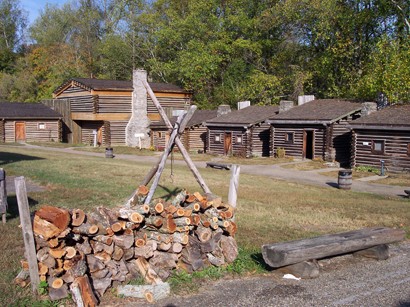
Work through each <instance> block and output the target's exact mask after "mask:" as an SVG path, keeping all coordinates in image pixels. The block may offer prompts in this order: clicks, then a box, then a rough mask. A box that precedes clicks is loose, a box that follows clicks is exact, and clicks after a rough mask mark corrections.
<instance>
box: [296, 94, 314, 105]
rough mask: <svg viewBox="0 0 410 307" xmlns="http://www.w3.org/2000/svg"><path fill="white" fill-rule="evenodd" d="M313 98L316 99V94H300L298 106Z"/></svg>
mask: <svg viewBox="0 0 410 307" xmlns="http://www.w3.org/2000/svg"><path fill="white" fill-rule="evenodd" d="M312 100H315V96H314V95H303V96H298V106H300V105H302V104H304V103H306V102H309V101H312Z"/></svg>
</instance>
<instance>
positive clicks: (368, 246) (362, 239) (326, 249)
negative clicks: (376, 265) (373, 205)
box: [262, 227, 405, 278]
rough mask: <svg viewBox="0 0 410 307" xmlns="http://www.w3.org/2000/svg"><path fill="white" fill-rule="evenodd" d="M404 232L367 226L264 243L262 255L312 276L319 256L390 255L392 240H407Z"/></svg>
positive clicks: (278, 265)
mask: <svg viewBox="0 0 410 307" xmlns="http://www.w3.org/2000/svg"><path fill="white" fill-rule="evenodd" d="M404 238H405V232H404V230H400V229H392V228H386V227H378V228H365V229H360V230H354V231H348V232H342V233H337V234H330V235H324V236H319V237H315V238H310V239H304V240H296V241H290V242H283V243H275V244H265V245H263V246H262V256H263V259H264V260H265V262H266V264H268V265H269V266H271V267H273V268H285V270H284V271H287V272H289V273H292V274H293V275H299V276H300V277H305V278H313V277H317V276H318V275H319V266H318V264H317V259H322V258H327V257H331V256H338V255H343V254H347V253H354V254H356V255H361V256H365V257H371V258H375V259H378V260H385V259H387V258H388V257H389V249H388V245H387V244H389V243H394V242H399V241H402V240H404Z"/></svg>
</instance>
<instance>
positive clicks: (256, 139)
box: [250, 124, 272, 157]
mask: <svg viewBox="0 0 410 307" xmlns="http://www.w3.org/2000/svg"><path fill="white" fill-rule="evenodd" d="M270 128H271V125H270V124H261V125H258V126H254V127H252V128H251V136H252V138H251V139H250V154H251V155H252V156H257V157H270V156H272V152H271V135H270V133H271V131H270V130H271V129H270Z"/></svg>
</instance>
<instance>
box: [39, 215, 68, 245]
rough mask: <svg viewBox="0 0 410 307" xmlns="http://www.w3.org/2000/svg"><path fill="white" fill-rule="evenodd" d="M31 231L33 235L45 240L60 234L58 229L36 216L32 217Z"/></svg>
mask: <svg viewBox="0 0 410 307" xmlns="http://www.w3.org/2000/svg"><path fill="white" fill-rule="evenodd" d="M33 231H34V234H36V235H38V236H42V237H43V238H44V239H46V240H48V239H51V238H54V237H56V236H57V235H59V234H60V233H61V232H62V230H61V229H60V228H58V227H57V226H55V225H54V224H52V223H50V222H49V221H47V220H44V219H42V218H40V217H39V216H38V215H34V220H33Z"/></svg>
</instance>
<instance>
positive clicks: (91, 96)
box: [44, 78, 192, 146]
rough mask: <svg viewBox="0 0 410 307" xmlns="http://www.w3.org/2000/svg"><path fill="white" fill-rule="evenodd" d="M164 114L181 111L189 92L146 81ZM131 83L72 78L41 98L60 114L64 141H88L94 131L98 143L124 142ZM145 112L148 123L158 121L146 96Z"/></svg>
mask: <svg viewBox="0 0 410 307" xmlns="http://www.w3.org/2000/svg"><path fill="white" fill-rule="evenodd" d="M149 84H150V86H151V88H152V90H153V92H154V93H155V95H156V97H157V98H158V100H159V102H160V103H161V105H162V107H163V108H164V109H165V111H166V112H167V114H169V115H172V114H173V112H177V111H179V110H185V109H186V108H187V107H189V105H190V104H191V98H192V93H190V92H188V91H185V90H183V89H182V88H180V87H178V86H176V85H173V84H166V83H152V82H150V83H149ZM132 97H133V82H132V81H121V80H102V79H88V78H73V79H70V80H68V81H66V82H64V83H63V84H62V85H61V86H59V87H58V88H57V89H56V90H55V91H54V93H53V98H54V99H53V100H48V101H44V103H45V104H46V105H49V106H52V107H53V108H54V109H56V110H59V111H60V113H62V114H63V115H64V122H65V124H66V125H65V128H66V129H65V131H64V132H65V133H64V135H65V141H67V142H68V143H73V144H78V143H84V144H92V142H93V139H94V134H95V133H97V143H98V144H99V145H100V144H101V145H105V146H110V145H125V144H126V126H127V124H128V122H129V120H130V118H131V115H132V99H133V98H132ZM147 100H148V101H147V113H148V118H149V119H150V120H151V121H152V122H157V121H160V119H161V118H160V115H159V113H158V110H157V109H156V107H155V106H154V104H153V102H152V100H151V98H150V97H149V96H147Z"/></svg>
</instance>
